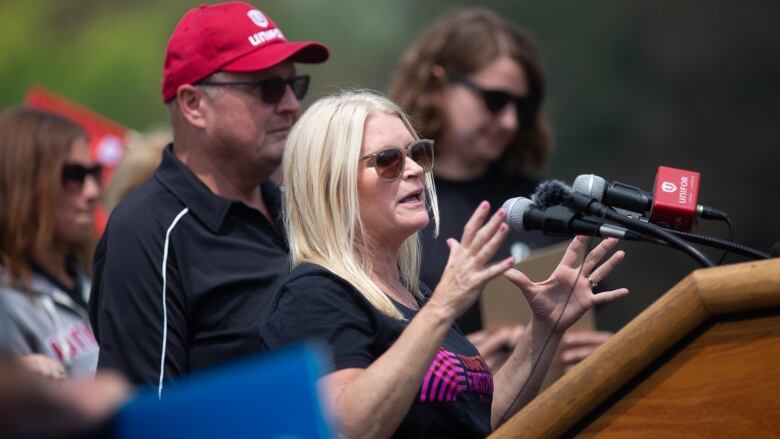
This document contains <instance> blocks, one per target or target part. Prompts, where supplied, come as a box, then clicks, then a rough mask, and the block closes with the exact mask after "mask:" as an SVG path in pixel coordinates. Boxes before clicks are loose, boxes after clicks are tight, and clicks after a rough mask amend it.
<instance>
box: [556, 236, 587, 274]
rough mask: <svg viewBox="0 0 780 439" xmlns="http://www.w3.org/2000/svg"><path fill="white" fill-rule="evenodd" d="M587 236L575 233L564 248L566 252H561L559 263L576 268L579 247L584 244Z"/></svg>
mask: <svg viewBox="0 0 780 439" xmlns="http://www.w3.org/2000/svg"><path fill="white" fill-rule="evenodd" d="M587 240H588V237H587V236H582V235H577V236H575V237H574V239H572V240H571V242H570V243H569V247H567V248H566V253H564V254H563V258H561V263H560V265H563V266H566V267H570V268H576V267H577V260H578V259H579V258H580V249H582V247H583V246H584V245H585V242H587Z"/></svg>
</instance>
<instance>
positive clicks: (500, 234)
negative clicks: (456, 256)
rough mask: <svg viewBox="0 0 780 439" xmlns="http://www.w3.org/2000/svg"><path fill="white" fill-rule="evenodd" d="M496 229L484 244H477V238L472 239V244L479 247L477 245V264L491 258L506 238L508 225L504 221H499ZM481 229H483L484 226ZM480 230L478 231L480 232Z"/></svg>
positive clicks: (481, 263) (482, 263)
mask: <svg viewBox="0 0 780 439" xmlns="http://www.w3.org/2000/svg"><path fill="white" fill-rule="evenodd" d="M497 229H498V230H496V231H494V232H493V236H492V237H491V238H490V240H489V241H488V242H486V243H484V244H481V245H480V244H477V243H478V241H479V239H475V240H474V244H475V245H479V247H477V248H478V249H479V252H478V253H477V263H478V264H480V265H484V264H485V263H486V262H487V261H489V260H491V259H493V256H494V255H495V254H496V252H497V251H498V249H499V248H500V247H501V244H503V243H504V241H505V240H506V237H507V235H508V233H509V226H507V225H506V224H504V223H500V224H499V225H498V227H497ZM482 231H484V228H483V230H482ZM482 231H480V232H479V233H482ZM477 236H479V234H477Z"/></svg>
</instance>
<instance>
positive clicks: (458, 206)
mask: <svg viewBox="0 0 780 439" xmlns="http://www.w3.org/2000/svg"><path fill="white" fill-rule="evenodd" d="M434 181H435V184H436V196H437V198H438V200H439V214H440V222H439V237H438V238H436V239H434V238H433V222H431V223H429V224H428V227H426V228H425V229H424V230H423V231H422V232H421V234H420V238H421V241H422V247H423V251H422V271H421V273H420V278H421V279H422V281H423V282H424V283H425V284H427V285H430V286H431V287H435V286H436V285H437V284H438V283H439V279H440V278H441V275H442V272H444V267H445V266H446V265H447V258H448V257H449V254H450V252H449V247H447V242H446V240H447V238H455V239H457V240H460V238H461V236H462V235H463V227H464V226H465V225H466V222H468V220H469V218H471V215H472V214H473V213H474V210H476V208H477V206H479V203H480V202H482V201H483V200H487V201H488V202H489V203H490V210H491V214H492V212H495V211H496V210H497V209H498V208H499V207H501V206H502V205H503V204H504V202H505V201H506V200H508V199H510V198H514V197H530V195H531V194H532V193H533V191H534V190H535V189H536V186H537V184H538V181H537V180H536V179H533V178H531V177H526V176H516V177H513V178H504V177H501V176H500V173H499V171H498V170H497V169H491V170H490V171H489V172H488V173H487V174H485V175H484V176H482V177H479V178H477V179H476V180H469V181H451V180H447V179H445V178H442V177H435V178H434ZM560 241H561V238H560V237H553V236H545V235H543V234H542V233H541V232H538V231H532V232H522V233H510V234H509V236H508V237H507V239H506V241H504V244H503V245H502V246H501V248H499V249H498V251H497V252H496V255H495V256H494V260H499V259H503V258H506V257H508V256H511V255H512V252H513V247H514V250H515V252H517V251H521V252H522V251H528V250H535V249H538V248H542V247H546V246H548V245H552V244H555V243H557V242H560ZM458 326H459V327H460V329H462V330H463V332H464V333H466V334H470V333H472V332H475V331H478V330H480V329H482V312H481V309H480V306H479V301H477V302H476V303H475V304H474V306H472V307H471V308H470V309H469V310H468V311H466V313H465V314H463V315H462V316H461V317H460V318H459V319H458Z"/></svg>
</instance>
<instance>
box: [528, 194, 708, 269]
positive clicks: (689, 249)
mask: <svg viewBox="0 0 780 439" xmlns="http://www.w3.org/2000/svg"><path fill="white" fill-rule="evenodd" d="M532 198H533V199H534V201H536V203H537V204H538V205H539V207H540V208H551V207H552V206H557V205H563V206H566V207H569V208H571V209H573V210H574V211H575V212H583V213H585V214H588V215H594V216H598V217H601V218H606V219H608V220H610V221H614V222H616V223H619V224H621V225H623V226H626V227H627V228H630V229H633V230H635V231H639V232H642V233H646V234H648V235H652V236H654V237H656V238H658V239H660V240H662V241H664V242H666V243H668V244H669V245H671V246H673V247H676V248H677V249H679V250H682V251H684V252H686V253H688V254H689V255H690V256H691V257H693V258H694V259H696V261H698V262H699V263H700V264H701V265H703V266H705V267H712V266H714V265H715V264H714V263H713V262H712V261H711V260H710V259H709V258H708V257H707V256H706V255H705V254H704V253H702V252H701V251H700V250H699V249H697V248H695V247H693V246H691V245H690V244H688V243H687V242H685V241H683V240H682V239H681V238H679V237H677V236H675V235H673V234H672V233H671V232H669V231H668V230H666V229H664V228H662V227H660V226H657V225H655V224H649V223H645V222H642V221H639V220H637V219H635V218H631V217H629V216H625V215H622V214H619V213H618V212H615V211H614V209H612V208H610V207H607V206H605V205H604V204H603V203H602V202H601V201H599V200H596V199H595V198H591V197H590V196H588V195H585V194H582V193H579V192H576V191H573V190H572V189H571V188H570V187H569V186H567V185H566V184H565V183H563V182H561V181H557V180H547V181H544V182H542V183H541V184H539V186H538V187H537V188H536V192H534V194H533V196H532Z"/></svg>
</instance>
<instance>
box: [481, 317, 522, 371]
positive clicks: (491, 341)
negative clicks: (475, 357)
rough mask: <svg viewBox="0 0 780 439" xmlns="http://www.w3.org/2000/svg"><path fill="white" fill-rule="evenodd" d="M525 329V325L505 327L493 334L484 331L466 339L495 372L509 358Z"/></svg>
mask: <svg viewBox="0 0 780 439" xmlns="http://www.w3.org/2000/svg"><path fill="white" fill-rule="evenodd" d="M524 329H525V327H524V326H523V325H515V326H503V327H501V328H499V329H497V330H495V331H492V332H490V331H487V330H485V329H483V330H481V331H477V332H472V333H471V334H468V335H466V338H467V339H468V340H469V341H470V342H471V344H473V345H474V347H476V348H477V350H478V351H479V355H480V356H481V357H482V360H483V361H484V362H485V364H487V365H488V367H489V368H490V370H491V371H493V372H495V371H497V370H498V368H500V367H501V365H502V364H504V362H505V361H506V359H507V358H509V355H510V354H511V353H512V350H513V349H514V348H515V345H516V344H517V341H518V340H519V339H520V336H521V335H523V330H524Z"/></svg>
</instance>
